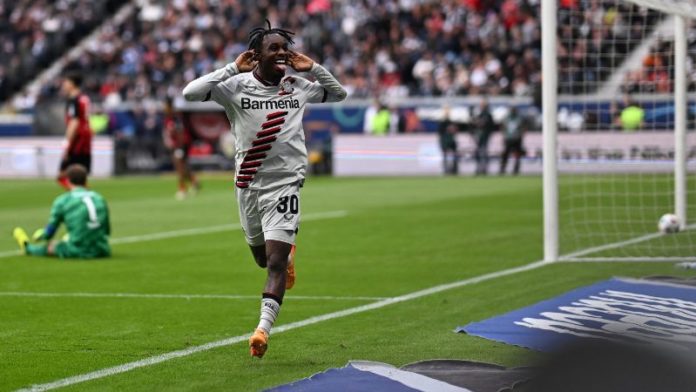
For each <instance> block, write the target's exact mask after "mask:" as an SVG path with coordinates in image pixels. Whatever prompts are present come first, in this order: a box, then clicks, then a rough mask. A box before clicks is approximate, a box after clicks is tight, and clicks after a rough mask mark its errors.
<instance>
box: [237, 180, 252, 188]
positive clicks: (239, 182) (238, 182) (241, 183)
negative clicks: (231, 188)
mask: <svg viewBox="0 0 696 392" xmlns="http://www.w3.org/2000/svg"><path fill="white" fill-rule="evenodd" d="M235 185H237V188H249V183H248V182H241V181H237V182H236V183H235Z"/></svg>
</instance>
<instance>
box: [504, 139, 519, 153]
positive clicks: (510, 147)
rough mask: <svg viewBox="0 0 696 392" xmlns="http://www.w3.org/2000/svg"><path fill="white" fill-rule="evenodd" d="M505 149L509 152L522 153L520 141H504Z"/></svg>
mask: <svg viewBox="0 0 696 392" xmlns="http://www.w3.org/2000/svg"><path fill="white" fill-rule="evenodd" d="M505 149H506V150H507V151H510V152H512V151H515V152H522V139H512V140H506V141H505Z"/></svg>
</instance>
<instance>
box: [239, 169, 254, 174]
mask: <svg viewBox="0 0 696 392" xmlns="http://www.w3.org/2000/svg"><path fill="white" fill-rule="evenodd" d="M239 174H256V169H244V170H240V171H239Z"/></svg>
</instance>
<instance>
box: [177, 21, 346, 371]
mask: <svg viewBox="0 0 696 392" xmlns="http://www.w3.org/2000/svg"><path fill="white" fill-rule="evenodd" d="M266 22H267V24H268V28H256V29H254V30H252V31H251V33H250V34H249V49H250V50H248V51H246V52H244V53H242V54H241V55H239V57H237V59H236V60H235V61H234V62H232V63H230V64H227V65H226V66H225V67H223V68H220V69H218V70H216V71H214V72H212V73H210V74H208V75H205V76H202V77H200V78H198V79H196V80H194V81H192V82H191V83H189V84H188V85H187V86H186V87H185V88H184V97H185V98H186V99H187V100H189V101H207V100H209V99H212V100H214V101H215V102H217V103H218V104H220V105H222V107H223V108H224V109H225V112H226V113H227V117H228V118H229V119H230V122H231V123H232V126H233V130H234V134H235V138H236V141H237V153H236V156H235V160H236V173H235V184H236V196H237V202H238V205H239V215H240V220H241V223H242V227H243V229H244V233H245V236H246V240H247V242H248V244H249V246H250V248H251V252H252V254H253V256H254V258H255V260H256V263H257V264H258V265H259V266H260V267H262V268H266V269H267V279H266V285H265V287H264V290H263V295H262V300H261V316H260V321H259V324H258V327H257V328H256V330H255V331H254V333H253V334H252V336H251V337H250V339H249V350H250V353H251V355H252V356H255V357H259V358H261V357H262V356H263V355H264V353H265V352H266V348H267V345H268V336H269V333H270V330H271V327H272V326H273V323H274V322H275V320H276V317H278V312H279V311H280V306H281V304H282V303H283V296H284V294H285V289H286V288H291V287H292V286H293V284H294V280H295V271H294V253H295V248H294V243H295V235H296V234H297V229H298V224H299V216H300V199H299V190H300V187H302V185H303V182H304V177H305V171H306V168H307V149H306V147H305V138H304V131H303V129H302V115H303V113H304V109H305V105H306V104H307V103H320V102H339V101H342V100H343V99H345V97H346V91H345V90H344V89H343V87H342V86H341V85H340V84H339V83H338V81H337V80H336V79H335V78H334V77H333V76H332V75H331V74H330V73H329V72H328V71H327V70H326V69H325V68H324V67H322V66H321V65H319V64H317V63H315V62H314V61H312V59H310V58H309V57H307V56H305V55H303V54H300V53H297V52H294V51H292V50H290V45H292V44H293V40H292V35H293V33H292V32H289V31H286V30H282V29H278V28H271V24H270V22H268V21H266ZM286 66H290V67H292V68H293V69H294V70H295V71H297V72H309V73H310V74H311V75H312V76H313V77H314V78H316V80H317V82H310V81H309V80H307V79H304V78H301V77H297V76H285V70H286Z"/></svg>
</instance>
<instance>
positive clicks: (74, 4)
mask: <svg viewBox="0 0 696 392" xmlns="http://www.w3.org/2000/svg"><path fill="white" fill-rule="evenodd" d="M120 3H123V1H115V0H94V1H90V0H55V1H53V0H12V1H10V0H0V42H1V44H0V102H2V101H4V100H5V99H7V98H9V97H10V96H11V95H12V93H14V92H16V91H17V90H18V89H20V88H21V87H22V85H23V84H24V83H26V82H27V81H30V80H31V79H33V78H34V77H36V76H37V75H38V73H39V72H40V71H41V70H42V69H44V68H46V67H48V66H49V65H50V64H51V63H52V62H53V61H55V60H56V59H58V58H59V57H60V56H61V55H62V54H63V53H64V52H65V51H66V50H67V49H68V48H70V47H71V46H73V45H75V44H76V43H77V42H78V41H79V40H80V39H82V38H83V37H85V36H86V35H87V34H89V32H91V31H92V30H93V29H94V28H95V27H96V26H98V25H99V24H101V23H102V22H103V21H104V19H105V16H106V15H108V14H109V13H110V12H112V11H113V10H114V9H115V8H116V7H118V6H119V5H120Z"/></svg>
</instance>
